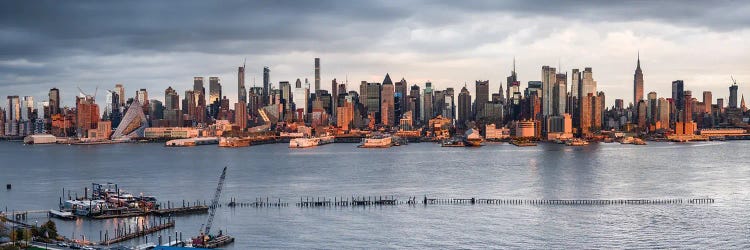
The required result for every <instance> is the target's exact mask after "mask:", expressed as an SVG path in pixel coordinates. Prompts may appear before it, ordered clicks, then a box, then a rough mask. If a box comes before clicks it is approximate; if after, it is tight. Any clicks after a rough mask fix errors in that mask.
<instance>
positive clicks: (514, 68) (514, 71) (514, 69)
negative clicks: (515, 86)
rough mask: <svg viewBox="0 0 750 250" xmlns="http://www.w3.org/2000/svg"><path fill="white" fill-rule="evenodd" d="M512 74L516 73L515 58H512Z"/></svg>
mask: <svg viewBox="0 0 750 250" xmlns="http://www.w3.org/2000/svg"><path fill="white" fill-rule="evenodd" d="M513 73H516V57H515V56H514V57H513Z"/></svg>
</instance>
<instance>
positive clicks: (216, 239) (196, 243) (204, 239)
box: [192, 231, 234, 248]
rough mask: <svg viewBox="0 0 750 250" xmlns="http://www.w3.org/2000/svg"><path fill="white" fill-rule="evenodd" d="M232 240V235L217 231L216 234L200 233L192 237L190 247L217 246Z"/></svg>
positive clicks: (227, 243) (224, 244)
mask: <svg viewBox="0 0 750 250" xmlns="http://www.w3.org/2000/svg"><path fill="white" fill-rule="evenodd" d="M232 242H234V237H232V236H229V235H225V234H223V233H222V232H221V231H219V235H217V236H209V235H201V236H199V237H195V238H193V245H192V247H195V248H218V247H222V246H226V245H229V244H230V243H232Z"/></svg>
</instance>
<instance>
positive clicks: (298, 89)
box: [292, 78, 310, 120]
mask: <svg viewBox="0 0 750 250" xmlns="http://www.w3.org/2000/svg"><path fill="white" fill-rule="evenodd" d="M309 91H310V90H309V86H303V85H302V81H301V80H300V79H299V78H297V81H295V82H294V93H292V99H293V101H294V106H295V109H296V110H295V112H297V113H299V112H302V114H303V115H305V114H307V111H308V109H307V105H308V99H309V98H310V96H309V95H308V94H307V93H309ZM298 120H303V119H299V117H298Z"/></svg>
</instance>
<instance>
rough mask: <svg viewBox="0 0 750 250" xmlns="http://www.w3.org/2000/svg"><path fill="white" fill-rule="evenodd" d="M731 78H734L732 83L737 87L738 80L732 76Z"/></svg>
mask: <svg viewBox="0 0 750 250" xmlns="http://www.w3.org/2000/svg"><path fill="white" fill-rule="evenodd" d="M729 78H732V83H734V85H737V80H735V79H734V76H731V75H730V76H729Z"/></svg>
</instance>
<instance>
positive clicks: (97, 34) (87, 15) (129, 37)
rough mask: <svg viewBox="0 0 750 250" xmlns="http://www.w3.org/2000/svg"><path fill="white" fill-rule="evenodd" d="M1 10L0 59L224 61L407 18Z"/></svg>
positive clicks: (390, 12) (364, 7)
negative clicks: (186, 54) (168, 55)
mask: <svg viewBox="0 0 750 250" xmlns="http://www.w3.org/2000/svg"><path fill="white" fill-rule="evenodd" d="M0 5H1V6H0V9H1V10H0V33H1V34H2V35H3V36H2V39H1V40H0V46H2V47H3V48H4V50H5V52H4V53H2V54H0V59H8V58H15V57H36V56H48V55H50V54H51V55H61V54H63V55H64V54H67V53H71V52H80V51H78V50H82V51H89V52H92V53H128V51H129V50H146V51H149V50H154V51H165V50H166V51H172V50H174V51H202V52H223V53H230V52H232V51H230V50H231V49H234V48H233V46H232V44H234V43H243V42H244V43H246V44H247V45H248V46H250V45H256V46H265V48H269V49H274V46H275V45H276V42H279V44H282V45H283V44H285V43H289V42H290V41H323V40H326V39H332V38H336V37H342V36H344V35H345V34H342V33H340V32H335V31H337V30H340V31H347V29H346V27H347V25H350V23H351V22H355V21H356V22H357V23H360V25H366V24H367V23H369V22H381V23H385V22H390V21H392V20H396V19H399V18H401V17H403V15H404V14H405V12H404V11H402V10H399V9H396V8H391V7H388V6H385V5H379V4H375V2H358V3H356V4H350V3H348V2H343V1H342V2H335V1H267V2H265V1H263V2H261V1H259V2H254V1H219V2H214V1H190V2H188V1H122V2H106V1H70V2H59V1H8V2H3V3H0ZM312 24H314V25H312ZM370 28H371V29H372V28H374V27H370ZM370 31H375V32H377V30H370ZM257 51H258V52H260V51H267V50H257ZM234 52H236V51H234Z"/></svg>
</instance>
